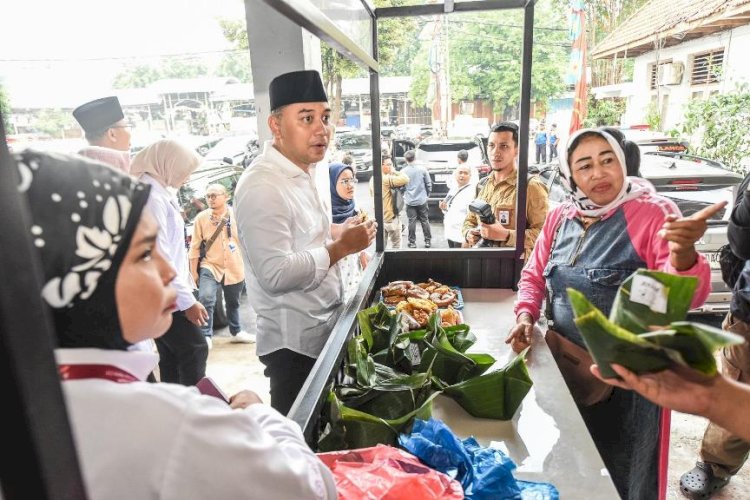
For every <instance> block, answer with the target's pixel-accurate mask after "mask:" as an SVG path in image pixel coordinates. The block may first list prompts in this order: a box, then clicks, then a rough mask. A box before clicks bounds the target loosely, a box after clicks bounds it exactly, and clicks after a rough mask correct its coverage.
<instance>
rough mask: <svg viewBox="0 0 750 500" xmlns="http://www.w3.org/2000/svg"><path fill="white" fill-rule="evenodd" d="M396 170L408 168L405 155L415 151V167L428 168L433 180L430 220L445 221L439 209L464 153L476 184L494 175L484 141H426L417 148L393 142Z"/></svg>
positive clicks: (412, 144)
mask: <svg viewBox="0 0 750 500" xmlns="http://www.w3.org/2000/svg"><path fill="white" fill-rule="evenodd" d="M392 149H393V151H394V152H395V157H396V161H395V163H396V168H397V169H399V170H400V169H401V168H403V165H404V164H405V161H404V159H403V154H404V153H405V152H406V151H408V150H409V149H414V150H415V160H414V161H415V163H419V164H422V165H424V166H425V167H427V172H429V174H430V180H432V192H431V193H430V197H429V199H428V201H427V203H428V206H429V209H430V219H431V220H436V221H440V220H443V213H442V211H441V210H440V208H439V207H438V204H439V203H440V200H442V199H443V198H445V196H446V195H447V194H448V191H449V190H450V182H452V178H453V171H454V170H455V169H456V166H457V165H458V162H457V159H456V157H457V155H458V152H459V151H461V150H462V149H465V150H466V152H468V153H469V159H468V160H467V163H468V164H469V166H470V167H471V172H472V173H471V178H472V181H474V182H478V181H479V180H480V179H481V178H483V177H485V176H486V175H487V174H489V172H490V167H489V166H488V165H489V162H488V161H487V154H486V149H485V147H484V143H483V142H482V140H481V139H480V138H473V139H457V140H446V141H423V142H421V143H419V144H418V145H415V144H414V143H413V142H411V141H401V140H397V141H393V144H392Z"/></svg>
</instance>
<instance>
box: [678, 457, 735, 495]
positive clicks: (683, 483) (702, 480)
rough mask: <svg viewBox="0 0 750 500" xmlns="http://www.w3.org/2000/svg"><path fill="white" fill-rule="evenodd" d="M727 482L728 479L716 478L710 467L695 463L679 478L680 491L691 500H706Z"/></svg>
mask: <svg viewBox="0 0 750 500" xmlns="http://www.w3.org/2000/svg"><path fill="white" fill-rule="evenodd" d="M728 482H729V478H723V477H717V476H716V475H715V474H714V471H713V469H712V468H711V466H710V465H708V464H705V463H703V462H697V463H696V464H695V467H694V468H693V469H692V470H690V471H688V472H686V473H684V474H683V475H682V477H680V491H681V492H682V494H683V495H685V496H686V497H687V498H690V499H691V500H706V499H708V498H711V495H713V494H714V493H716V491H718V490H719V489H721V488H723V487H724V486H725V485H726V484H727V483H728Z"/></svg>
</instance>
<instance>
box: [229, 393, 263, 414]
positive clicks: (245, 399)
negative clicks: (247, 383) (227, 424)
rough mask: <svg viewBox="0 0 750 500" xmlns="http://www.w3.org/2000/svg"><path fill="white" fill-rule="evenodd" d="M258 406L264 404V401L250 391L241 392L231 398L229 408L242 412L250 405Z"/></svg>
mask: <svg viewBox="0 0 750 500" xmlns="http://www.w3.org/2000/svg"><path fill="white" fill-rule="evenodd" d="M257 404H263V401H262V400H261V399H260V396H258V395H257V394H255V393H254V392H253V391H249V390H245V391H240V392H238V393H237V394H235V395H234V396H232V397H231V398H229V406H231V407H232V409H234V410H241V409H243V408H247V407H248V406H250V405H257Z"/></svg>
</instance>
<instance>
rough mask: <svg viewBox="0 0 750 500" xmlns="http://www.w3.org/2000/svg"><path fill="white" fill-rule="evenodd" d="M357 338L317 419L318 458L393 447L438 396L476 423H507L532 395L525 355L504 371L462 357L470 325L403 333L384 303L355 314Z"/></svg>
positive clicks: (471, 339)
mask: <svg viewBox="0 0 750 500" xmlns="http://www.w3.org/2000/svg"><path fill="white" fill-rule="evenodd" d="M357 319H358V322H359V331H360V335H358V336H355V337H353V338H352V339H350V340H349V344H348V346H347V361H346V370H345V372H346V373H345V376H344V380H343V382H342V383H338V384H336V385H334V387H333V389H332V390H331V392H330V394H329V396H328V404H327V405H326V407H325V410H324V412H323V422H324V429H323V432H322V433H321V439H320V441H319V443H318V449H319V451H333V450H342V449H356V448H365V447H369V446H374V445H376V444H389V445H392V446H397V445H398V436H399V434H400V433H408V432H410V431H411V426H412V424H413V422H414V419H415V418H420V419H428V418H429V417H430V416H431V414H432V402H433V400H434V399H435V397H437V396H438V394H440V393H444V394H445V395H447V396H449V397H452V398H453V399H455V400H456V401H457V402H458V403H459V404H460V405H461V406H462V407H463V408H464V409H465V410H466V411H467V412H468V413H470V414H471V415H473V416H475V417H481V418H493V419H500V420H509V419H511V418H512V417H513V415H514V414H515V412H516V410H517V409H518V407H519V406H520V405H521V401H523V398H524V397H525V396H526V394H527V393H528V392H529V389H531V384H532V383H531V378H530V377H529V372H528V370H527V368H526V363H525V361H524V355H525V352H523V353H521V354H519V355H518V356H516V357H515V358H514V359H513V360H512V361H511V362H510V363H508V364H507V365H506V366H505V367H504V368H502V369H500V370H497V371H492V372H490V373H487V370H488V369H489V368H490V367H491V366H492V365H493V364H494V363H495V358H493V357H492V356H491V355H489V354H476V353H467V352H466V351H467V350H468V349H469V347H471V346H472V345H474V343H475V342H476V336H475V335H474V334H473V333H471V331H470V328H469V326H468V325H455V326H450V327H445V328H443V327H441V326H440V320H439V315H438V314H433V315H432V316H431V317H430V320H429V322H428V324H427V327H426V328H423V329H420V330H413V331H409V330H408V328H407V327H406V325H407V322H406V321H402V315H401V313H398V314H393V313H391V312H389V310H388V308H387V307H386V306H385V305H384V304H383V303H378V304H377V305H375V306H373V307H371V308H369V309H364V310H362V311H360V312H359V313H358V316H357Z"/></svg>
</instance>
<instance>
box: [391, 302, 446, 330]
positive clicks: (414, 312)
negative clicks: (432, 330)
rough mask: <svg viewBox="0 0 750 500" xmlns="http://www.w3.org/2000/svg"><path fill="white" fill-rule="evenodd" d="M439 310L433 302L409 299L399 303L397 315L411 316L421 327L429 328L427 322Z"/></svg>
mask: <svg viewBox="0 0 750 500" xmlns="http://www.w3.org/2000/svg"><path fill="white" fill-rule="evenodd" d="M436 310H437V305H436V304H434V303H433V302H431V301H429V300H425V299H415V298H414V297H407V299H406V300H405V301H403V302H399V304H398V305H397V306H396V312H397V313H404V314H408V315H409V316H411V317H412V318H413V319H414V321H416V322H417V323H419V326H420V327H421V326H427V322H428V321H429V319H430V315H431V314H432V313H433V312H434V311H436Z"/></svg>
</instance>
